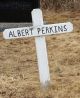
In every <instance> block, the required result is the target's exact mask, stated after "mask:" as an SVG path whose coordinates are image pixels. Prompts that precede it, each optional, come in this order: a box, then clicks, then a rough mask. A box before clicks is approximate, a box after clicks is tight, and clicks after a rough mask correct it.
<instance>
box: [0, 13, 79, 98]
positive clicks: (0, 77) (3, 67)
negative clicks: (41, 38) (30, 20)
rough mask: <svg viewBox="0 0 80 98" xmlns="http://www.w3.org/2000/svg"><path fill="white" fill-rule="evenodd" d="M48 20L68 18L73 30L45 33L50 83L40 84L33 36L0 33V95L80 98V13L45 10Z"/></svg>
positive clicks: (10, 97)
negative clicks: (8, 37) (7, 36)
mask: <svg viewBox="0 0 80 98" xmlns="http://www.w3.org/2000/svg"><path fill="white" fill-rule="evenodd" d="M44 19H45V20H46V21H47V22H48V23H58V22H66V21H71V22H72V23H73V24H74V32H72V33H69V34H61V35H53V36H47V37H46V42H47V49H48V57H49V67H50V75H51V85H50V87H49V88H47V90H46V91H44V90H42V89H41V87H40V82H39V77H38V67H37V59H36V50H35V43H34V38H27V39H16V40H5V39H3V37H2V33H1V34H0V98H80V14H79V12H65V13H54V12H53V11H52V12H49V11H45V12H44Z"/></svg>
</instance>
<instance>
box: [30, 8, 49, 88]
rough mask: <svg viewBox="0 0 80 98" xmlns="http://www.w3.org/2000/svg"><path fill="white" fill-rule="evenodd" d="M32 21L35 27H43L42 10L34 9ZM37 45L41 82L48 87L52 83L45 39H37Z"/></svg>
mask: <svg viewBox="0 0 80 98" xmlns="http://www.w3.org/2000/svg"><path fill="white" fill-rule="evenodd" d="M32 21H33V26H34V27H36V26H42V25H43V16H42V11H41V10H40V9H34V10H33V11H32ZM35 33H36V32H35ZM35 44H36V51H37V58H38V68H39V76H40V82H41V84H42V86H47V85H48V83H49V81H50V73H49V66H48V57H47V48H46V41H45V37H35Z"/></svg>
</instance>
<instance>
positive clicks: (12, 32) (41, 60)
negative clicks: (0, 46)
mask: <svg viewBox="0 0 80 98" xmlns="http://www.w3.org/2000/svg"><path fill="white" fill-rule="evenodd" d="M32 22H33V26H31V27H22V28H12V29H5V30H4V32H3V37H4V38H5V39H16V38H23V37H33V36H34V37H35V44H36V52H37V59H38V68H39V76H40V82H41V85H42V86H48V84H49V82H50V73H49V66H48V56H47V48H46V41H45V37H44V36H45V35H53V34H61V33H69V32H72V31H73V24H72V23H70V22H66V23H58V24H49V25H44V24H43V16H42V11H41V10H40V9H34V10H33V11H32Z"/></svg>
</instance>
